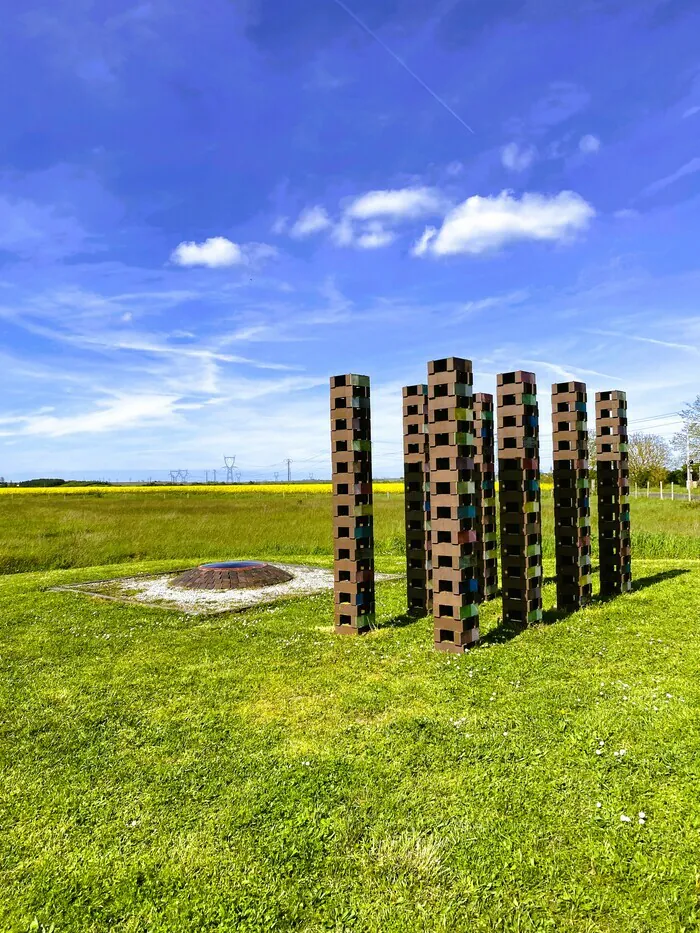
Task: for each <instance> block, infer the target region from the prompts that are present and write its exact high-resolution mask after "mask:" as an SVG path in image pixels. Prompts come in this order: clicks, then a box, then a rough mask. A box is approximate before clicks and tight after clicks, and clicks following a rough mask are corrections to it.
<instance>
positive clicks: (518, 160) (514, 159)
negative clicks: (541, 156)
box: [501, 143, 537, 172]
mask: <svg viewBox="0 0 700 933" xmlns="http://www.w3.org/2000/svg"><path fill="white" fill-rule="evenodd" d="M536 157H537V150H536V149H535V147H534V146H527V147H523V148H521V147H520V146H519V145H518V144H517V143H508V145H507V146H504V147H503V149H502V150H501V162H502V163H503V165H504V166H505V167H506V168H507V169H510V170H511V171H512V172H524V171H525V169H527V168H529V167H530V166H531V165H532V163H533V162H534V161H535V159H536Z"/></svg>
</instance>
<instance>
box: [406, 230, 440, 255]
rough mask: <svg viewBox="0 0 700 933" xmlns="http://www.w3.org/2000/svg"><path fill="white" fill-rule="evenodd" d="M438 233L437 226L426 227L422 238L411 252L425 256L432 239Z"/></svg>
mask: <svg viewBox="0 0 700 933" xmlns="http://www.w3.org/2000/svg"><path fill="white" fill-rule="evenodd" d="M436 235H437V230H436V229H435V227H426V228H425V230H424V231H423V233H422V234H421V235H420V238H419V239H418V240H416V242H415V243H414V244H413V249H412V250H411V253H412V254H413V255H414V256H425V254H426V253H427V252H428V247H429V245H430V241H431V240H432V239H433V238H434V237H435V236H436Z"/></svg>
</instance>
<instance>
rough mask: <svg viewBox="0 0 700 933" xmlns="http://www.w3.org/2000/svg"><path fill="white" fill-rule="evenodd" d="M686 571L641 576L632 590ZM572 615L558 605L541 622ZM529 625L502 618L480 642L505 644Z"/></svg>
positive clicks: (598, 599)
mask: <svg viewBox="0 0 700 933" xmlns="http://www.w3.org/2000/svg"><path fill="white" fill-rule="evenodd" d="M686 573H690V571H689V570H687V569H683V568H676V569H675V570H663V571H661V572H660V573H655V574H651V575H650V576H648V577H640V578H639V579H638V580H634V581H633V582H632V592H633V593H638V592H640V590H645V589H646V588H647V587H649V586H655V585H656V584H657V583H663V582H664V581H665V580H673V579H674V577H681V576H683V575H684V574H686ZM550 582H552V583H556V577H552V578H550ZM620 595H623V594H611V595H610V596H606V595H601V594H600V593H598V594H597V595H595V596H594V597H593V598H592V599H591V601H590V603H589V605H596V604H598V603H609V602H612V601H613V600H614V599H618V598H619V596H620ZM570 615H573V611H570V610H567V609H557V608H556V607H555V608H553V609H545V611H544V612H543V613H542V623H541V624H542V625H552V624H553V623H554V622H561V621H562V619H566V618H568V616H570ZM527 627H528V626H527V625H523V624H521V623H518V622H505V621H503V620H501V621H500V622H499V623H498V625H497V626H496V627H495V628H494V629H491V631H490V632H489V633H488V634H487V635H484V637H483V638H482V639H481V640H480V642H479V644H481V645H484V644H503V643H504V642H507V641H510V640H511V639H512V638H516V637H517V636H518V635H520V633H521V632H524V631H525V630H526V629H527Z"/></svg>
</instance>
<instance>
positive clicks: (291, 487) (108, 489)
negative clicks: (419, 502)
mask: <svg viewBox="0 0 700 933" xmlns="http://www.w3.org/2000/svg"><path fill="white" fill-rule="evenodd" d="M373 488H374V492H375V493H381V492H385V493H402V492H403V483H401V482H385V483H375V484H374V487H373ZM331 489H332V487H331V484H330V483H260V484H255V483H253V484H250V485H249V484H239V485H233V486H224V485H209V486H207V485H206V484H204V485H201V486H186V485H178V486H2V487H0V495H2V494H3V493H4V494H5V495H8V494H10V495H22V496H24V495H27V496H33V495H49V496H51V495H64V496H70V495H80V494H85V493H97V492H99V493H104V494H105V495H109V494H110V493H120V492H123V493H130V492H141V493H170V492H187V493H194V494H195V495H196V494H198V493H208V492H224V493H227V494H231V495H246V494H248V493H255V492H261V493H272V494H273V495H274V494H277V495H280V494H287V493H311V494H314V493H317V494H320V493H323V494H326V495H327V494H328V493H330V492H331ZM496 489H498V483H496ZM542 489H543V490H547V489H552V484H551V483H542Z"/></svg>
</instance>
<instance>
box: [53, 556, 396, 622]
mask: <svg viewBox="0 0 700 933" xmlns="http://www.w3.org/2000/svg"><path fill="white" fill-rule="evenodd" d="M273 566H275V567H280V568H281V569H282V570H286V571H288V572H289V573H291V574H293V575H294V576H293V579H291V580H289V581H287V582H286V583H278V584H275V585H274V586H264V587H260V588H258V589H240V590H186V589H182V588H181V587H178V586H171V583H172V581H173V580H174V579H175V578H176V577H178V576H179V575H180V574H179V573H167V574H160V575H158V576H155V577H153V576H149V577H123V578H122V579H120V580H119V579H118V580H109V581H104V582H103V583H102V584H100V583H79V584H74V585H73V586H70V587H61V589H71V590H79V591H81V592H83V593H85V592H87V593H91V594H92V595H94V596H104V597H108V598H111V599H116V600H118V601H119V600H120V599H123V600H124V601H126V602H132V601H134V600H135V601H137V602H140V603H143V604H144V605H152V606H154V605H155V606H161V607H163V608H166V609H177V610H179V611H180V612H186V613H189V614H192V615H199V614H202V613H207V612H225V611H226V610H227V609H246V608H247V607H249V606H255V605H257V604H258V603H271V602H274V601H275V600H277V599H284V598H286V597H291V596H302V595H309V594H311V593H321V592H323V591H325V590H331V589H333V571H332V570H324V569H321V568H319V567H302V566H296V565H291V564H274V565H273ZM395 577H396V574H386V573H378V574H376V579H377V580H391V579H395ZM101 586H103V587H105V590H107V591H108V592H104V591H103V592H101V591H100V587H101ZM117 588H118V589H117Z"/></svg>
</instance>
